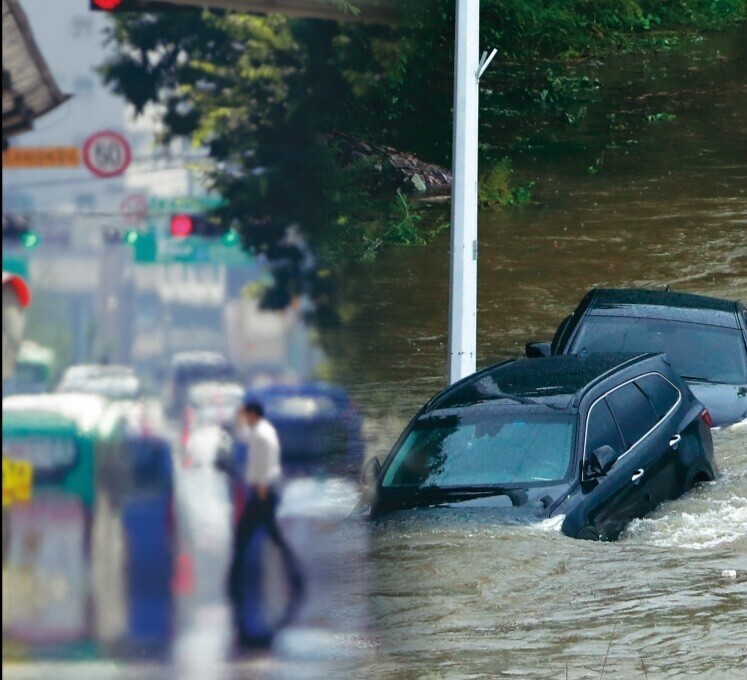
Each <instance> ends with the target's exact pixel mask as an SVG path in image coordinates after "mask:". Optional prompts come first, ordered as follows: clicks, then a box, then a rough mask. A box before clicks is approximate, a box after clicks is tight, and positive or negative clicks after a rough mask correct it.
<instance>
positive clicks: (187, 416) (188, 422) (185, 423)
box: [181, 406, 194, 449]
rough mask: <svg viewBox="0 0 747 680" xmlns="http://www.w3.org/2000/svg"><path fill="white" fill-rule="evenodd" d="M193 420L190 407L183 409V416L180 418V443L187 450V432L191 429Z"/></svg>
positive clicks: (192, 412)
mask: <svg viewBox="0 0 747 680" xmlns="http://www.w3.org/2000/svg"><path fill="white" fill-rule="evenodd" d="M193 420H194V410H193V409H192V408H191V407H189V406H188V407H187V408H185V409H184V416H183V417H182V436H181V442H182V447H183V448H184V449H186V448H187V444H188V443H189V432H190V430H191V429H192V421H193Z"/></svg>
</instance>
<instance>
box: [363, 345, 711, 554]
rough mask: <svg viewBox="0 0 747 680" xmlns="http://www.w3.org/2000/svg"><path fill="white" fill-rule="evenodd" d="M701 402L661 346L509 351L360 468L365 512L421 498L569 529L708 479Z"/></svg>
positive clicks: (625, 517)
mask: <svg viewBox="0 0 747 680" xmlns="http://www.w3.org/2000/svg"><path fill="white" fill-rule="evenodd" d="M715 476H716V466H715V463H714V460H713V440H712V437H711V431H710V428H709V427H708V424H707V418H706V410H705V409H704V407H703V405H702V404H701V403H700V402H699V401H698V400H697V399H696V398H695V397H694V396H693V394H692V392H691V391H690V389H689V388H688V386H687V384H686V383H685V382H684V381H683V380H682V378H680V377H679V376H678V375H677V374H676V373H675V372H674V371H673V370H672V368H671V366H670V365H669V364H668V362H667V361H666V360H665V358H664V357H663V356H661V355H654V354H643V355H638V356H635V355H622V354H595V355H588V356H563V357H548V358H542V359H536V360H526V359H512V360H509V361H504V362H502V363H499V364H496V365H494V366H490V367H489V368H486V369H484V370H482V371H479V372H477V373H474V374H473V375H470V376H468V377H467V378H464V379H463V380H460V381H459V382H457V383H455V384H454V385H451V386H450V387H448V388H447V389H445V390H444V391H442V392H441V393H439V394H438V395H436V396H435V397H433V398H432V399H431V400H430V401H429V402H428V403H427V404H425V406H423V408H421V410H420V411H419V412H418V413H417V415H416V416H415V417H414V418H413V420H412V421H411V422H410V424H409V425H408V426H407V429H406V430H405V431H404V433H403V434H402V436H401V437H400V438H399V440H398V441H397V443H396V444H395V446H394V448H393V450H392V451H391V453H390V454H389V456H388V457H387V459H386V460H385V461H384V464H383V466H379V464H378V461H377V460H376V459H375V458H372V459H371V460H370V461H369V462H368V463H366V466H365V467H364V475H363V477H364V484H366V485H367V486H368V491H367V494H366V496H365V497H364V502H362V504H361V509H362V510H363V509H364V508H366V507H367V508H368V509H369V512H370V516H371V517H374V518H376V517H380V516H383V515H386V514H389V513H391V512H394V511H399V510H406V509H411V508H418V507H420V508H422V507H447V508H450V509H453V510H454V511H457V510H459V509H466V510H467V511H468V512H473V513H474V512H490V513H491V515H490V516H491V517H495V518H496V519H499V520H502V521H506V522H536V521H541V520H543V519H549V518H556V517H557V518H559V521H560V522H561V524H560V527H561V530H562V532H563V533H565V534H566V535H568V536H571V537H574V538H588V539H603V540H612V539H614V538H616V537H617V536H618V535H619V534H620V533H621V532H622V530H623V529H624V528H625V526H626V525H627V523H628V522H629V521H630V520H632V519H633V518H635V517H642V516H644V515H646V514H647V513H648V512H650V511H651V510H653V509H654V508H656V507H657V506H658V505H659V504H660V503H661V502H662V501H665V500H668V499H672V498H677V497H678V496H680V495H681V494H682V493H684V492H686V491H688V490H689V489H690V488H691V487H692V486H693V485H695V484H697V483H699V482H704V481H708V480H712V479H714V478H715Z"/></svg>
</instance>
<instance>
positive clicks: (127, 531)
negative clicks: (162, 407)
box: [3, 392, 176, 651]
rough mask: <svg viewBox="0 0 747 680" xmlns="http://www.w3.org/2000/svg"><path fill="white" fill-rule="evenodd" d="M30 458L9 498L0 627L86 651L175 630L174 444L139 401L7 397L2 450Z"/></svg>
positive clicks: (147, 640) (157, 642) (155, 641)
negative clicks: (24, 496)
mask: <svg viewBox="0 0 747 680" xmlns="http://www.w3.org/2000/svg"><path fill="white" fill-rule="evenodd" d="M6 455H7V456H9V457H10V458H12V459H13V460H15V461H24V462H27V463H30V464H31V466H32V468H33V488H32V490H31V493H30V498H29V499H28V501H27V502H25V503H18V504H13V505H11V506H10V507H8V508H5V509H4V522H3V586H4V587H3V590H4V598H3V600H4V602H3V638H4V639H7V640H14V641H21V642H33V643H36V644H38V645H60V644H62V645H64V646H68V645H70V646H71V649H79V650H80V649H81V645H83V646H84V647H86V648H87V649H89V651H90V650H91V646H93V648H97V647H99V646H102V645H103V646H107V647H111V646H115V647H122V646H123V647H127V646H131V645H134V646H137V647H138V648H141V647H142V646H143V645H149V644H152V645H154V648H156V649H157V648H160V647H161V646H162V645H163V644H164V642H166V641H167V640H168V638H169V636H170V634H171V627H172V591H171V578H172V571H173V554H174V549H175V540H176V527H175V520H174V509H173V503H174V478H173V468H172V457H171V449H170V444H169V440H168V438H167V437H166V436H165V433H164V432H162V431H161V432H159V431H158V429H157V428H156V427H154V423H153V422H152V421H151V419H150V418H149V415H148V413H147V409H146V408H145V407H144V405H143V404H137V403H134V402H132V401H109V400H107V399H105V398H103V397H101V396H98V395H93V394H81V393H75V392H65V393H59V394H39V395H18V396H11V397H6V398H4V399H3V456H4V457H5V456H6Z"/></svg>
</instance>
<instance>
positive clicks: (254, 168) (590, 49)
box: [102, 0, 745, 260]
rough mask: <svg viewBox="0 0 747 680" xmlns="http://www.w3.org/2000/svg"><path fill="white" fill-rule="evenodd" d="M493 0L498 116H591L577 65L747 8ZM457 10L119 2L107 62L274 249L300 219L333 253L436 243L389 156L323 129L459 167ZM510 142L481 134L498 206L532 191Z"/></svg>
mask: <svg viewBox="0 0 747 680" xmlns="http://www.w3.org/2000/svg"><path fill="white" fill-rule="evenodd" d="M352 4H353V5H354V4H355V3H352ZM481 5H482V13H481V41H482V44H483V45H485V46H490V47H496V48H497V49H498V50H499V57H498V58H497V59H496V60H495V61H494V62H493V65H492V66H491V69H490V73H489V75H488V77H487V78H486V79H485V90H486V92H485V94H484V96H483V106H488V107H492V111H493V115H499V114H500V113H501V112H503V111H505V112H506V113H507V115H508V114H509V113H516V112H521V111H522V110H526V109H528V108H531V107H532V106H533V105H537V104H539V105H541V106H542V107H544V108H547V107H548V106H552V107H554V109H555V110H557V111H560V112H561V113H562V115H563V116H564V117H565V119H566V120H567V122H569V123H572V122H573V120H574V118H576V117H578V116H581V115H583V110H582V109H580V108H578V107H577V106H576V103H577V101H578V99H579V97H578V95H579V93H581V92H583V91H584V90H585V89H588V88H589V87H593V86H594V84H593V83H590V82H589V81H588V79H586V80H584V79H574V77H572V76H571V75H569V73H568V72H567V71H566V65H567V64H570V63H573V62H574V61H577V60H579V59H584V58H588V57H592V56H597V57H598V56H600V55H603V54H604V53H606V52H608V51H612V50H623V49H639V48H646V47H650V46H652V45H655V44H656V41H657V40H659V41H661V40H663V39H665V37H666V36H668V35H671V32H673V31H675V32H682V31H687V30H702V29H711V28H719V27H721V26H723V25H726V24H728V23H731V22H734V21H739V20H742V19H744V17H745V0H483V1H482V3H481ZM453 13H454V1H453V0H431V1H426V0H407V1H406V2H404V3H403V16H404V20H403V21H402V22H401V23H400V24H399V25H397V26H378V25H368V24H365V23H349V24H348V23H342V24H338V23H335V22H330V21H317V20H301V19H292V18H289V17H284V16H279V15H275V16H255V15H248V14H235V13H225V12H218V11H213V12H209V11H198V10H195V11H180V12H176V13H170V14H167V15H158V14H121V15H118V16H116V18H115V19H114V23H113V25H112V27H111V30H110V36H109V37H110V40H111V42H113V44H114V47H115V48H116V53H115V56H114V57H112V58H111V59H109V60H108V62H107V63H106V64H105V65H104V66H103V67H102V72H103V74H104V77H105V79H106V81H107V82H109V83H110V84H111V85H112V86H113V88H114V89H115V91H116V92H118V93H120V94H122V95H123V96H124V97H126V98H127V99H128V100H129V101H130V102H131V103H133V104H134V105H135V107H136V108H137V110H138V111H142V110H143V108H144V107H145V106H146V105H147V104H149V103H156V104H158V105H160V106H161V107H162V111H163V122H164V130H165V137H171V136H181V135H185V136H188V137H190V138H191V139H192V141H193V142H194V143H195V144H197V145H205V146H207V147H208V148H209V150H210V155H211V157H212V159H213V160H214V167H213V170H212V171H211V172H210V176H209V181H210V182H211V183H212V184H213V186H214V187H215V189H216V190H217V191H218V192H220V193H221V194H222V195H224V196H225V197H226V198H227V199H228V203H227V207H226V208H224V209H223V211H224V215H223V216H224V218H225V219H226V221H227V222H228V221H231V220H237V221H238V222H239V224H240V225H241V233H242V236H243V238H244V242H245V244H247V245H249V246H252V247H256V248H271V247H272V246H273V244H274V243H276V241H277V240H278V238H279V237H280V235H281V233H282V230H283V228H284V227H285V226H286V225H287V224H289V223H299V224H300V225H301V226H302V228H303V229H304V231H305V233H306V234H307V235H308V236H309V239H310V241H311V243H312V246H313V247H314V248H315V249H316V251H317V252H318V253H320V254H321V255H322V256H323V257H326V258H327V259H330V260H351V259H366V258H370V257H372V256H373V255H374V254H375V252H376V251H377V250H378V249H379V248H380V247H382V246H384V245H386V244H388V243H422V242H424V241H425V240H427V236H428V233H429V232H430V231H433V230H434V228H435V225H434V223H433V220H429V219H425V220H421V215H420V214H419V213H418V212H417V211H415V210H413V206H412V204H411V202H410V200H409V199H408V198H407V197H406V196H405V195H404V194H402V193H397V192H396V191H393V190H392V187H391V186H388V185H384V184H383V183H382V182H381V180H380V176H379V175H380V163H379V162H378V161H377V160H376V159H371V160H365V159H363V160H361V159H357V160H353V161H351V160H350V159H345V158H344V153H343V152H342V151H341V149H339V148H338V147H337V146H336V145H335V143H334V141H333V142H330V141H329V137H328V136H325V135H324V134H323V133H325V132H327V131H341V132H346V133H351V134H354V135H357V136H359V137H362V138H365V139H368V140H370V141H372V142H377V143H383V144H388V145H391V146H394V147H396V148H398V149H402V150H407V151H411V152H413V153H415V154H418V155H419V156H420V157H421V158H423V159H424V160H427V161H430V162H433V163H439V164H443V165H445V166H447V167H448V165H449V164H450V154H451V104H452V94H451V92H452V64H453V51H452V50H453V35H454V33H453V31H454V26H453ZM663 36H664V37H663ZM517 125H519V123H518V122H517ZM507 151H508V148H495V147H483V148H482V162H483V166H482V167H483V168H484V169H485V170H486V177H485V178H484V179H483V182H482V186H483V187H484V188H486V191H488V195H486V196H485V197H484V200H483V204H484V205H495V204H496V203H512V202H513V203H516V202H525V201H526V199H527V198H528V194H527V193H526V191H522V190H518V191H517V190H516V189H515V188H512V187H511V186H509V185H508V184H507V177H506V176H507V173H509V171H510V169H509V165H508V162H507V161H505V160H503V158H504V156H505V155H506V152H507ZM440 219H443V215H441V218H440Z"/></svg>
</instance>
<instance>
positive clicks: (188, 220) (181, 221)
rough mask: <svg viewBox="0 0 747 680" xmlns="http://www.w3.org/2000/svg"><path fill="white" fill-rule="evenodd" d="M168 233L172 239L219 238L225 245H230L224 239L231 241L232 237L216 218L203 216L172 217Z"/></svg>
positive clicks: (181, 215)
mask: <svg viewBox="0 0 747 680" xmlns="http://www.w3.org/2000/svg"><path fill="white" fill-rule="evenodd" d="M169 233H170V234H171V236H173V237H174V238H185V237H187V236H204V237H207V238H221V239H224V240H223V242H224V244H226V245H231V244H230V243H227V242H226V240H225V239H228V240H229V241H231V240H232V237H230V236H229V233H231V232H230V231H226V229H225V227H224V226H222V225H221V223H220V221H219V220H218V219H217V218H215V217H213V216H211V215H205V214H198V215H188V214H184V213H180V214H175V215H172V216H171V224H170V226H169ZM233 233H235V232H233ZM237 240H238V239H237Z"/></svg>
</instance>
